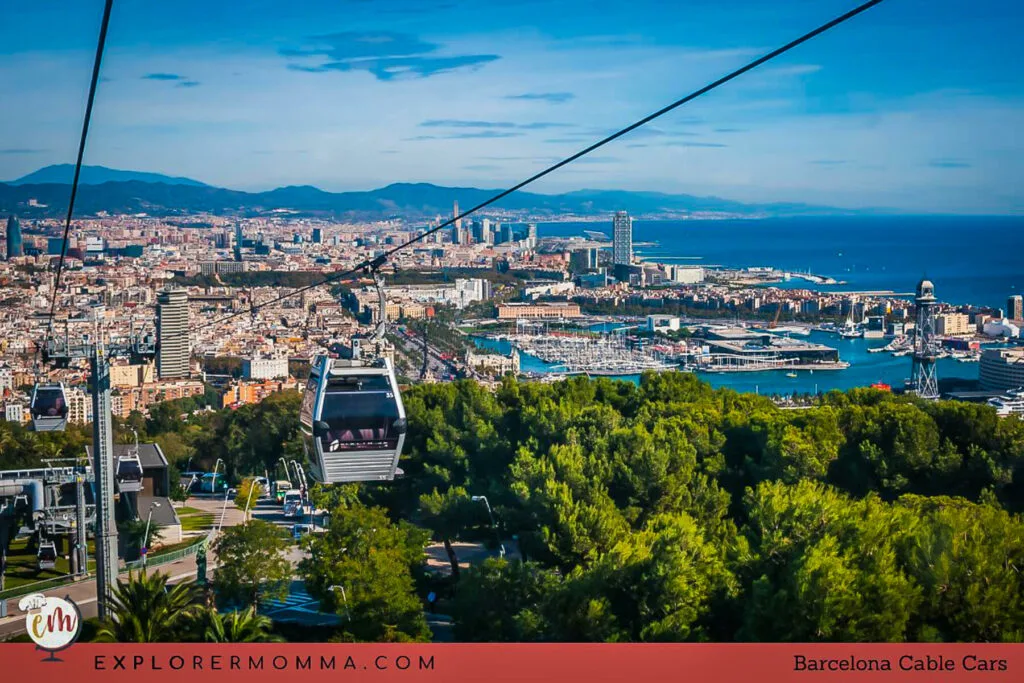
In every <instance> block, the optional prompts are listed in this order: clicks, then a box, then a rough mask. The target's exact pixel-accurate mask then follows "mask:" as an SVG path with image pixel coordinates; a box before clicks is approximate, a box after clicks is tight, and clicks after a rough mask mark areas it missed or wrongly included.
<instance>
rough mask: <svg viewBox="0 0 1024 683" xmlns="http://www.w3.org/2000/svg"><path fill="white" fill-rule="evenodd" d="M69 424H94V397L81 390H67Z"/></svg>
mask: <svg viewBox="0 0 1024 683" xmlns="http://www.w3.org/2000/svg"><path fill="white" fill-rule="evenodd" d="M65 393H66V394H67V397H68V422H70V423H72V424H80V425H84V424H88V423H90V422H92V397H91V396H90V395H89V394H87V393H85V392H84V391H82V390H81V389H67V390H65Z"/></svg>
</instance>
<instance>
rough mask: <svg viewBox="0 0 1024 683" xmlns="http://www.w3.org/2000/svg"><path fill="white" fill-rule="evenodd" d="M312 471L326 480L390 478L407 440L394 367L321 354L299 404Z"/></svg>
mask: <svg viewBox="0 0 1024 683" xmlns="http://www.w3.org/2000/svg"><path fill="white" fill-rule="evenodd" d="M299 415H300V418H299V419H300V422H301V429H302V434H303V443H304V444H305V450H306V461H307V467H306V468H305V469H306V471H307V472H309V474H310V475H311V476H312V477H313V479H315V480H316V481H319V482H321V483H324V484H338V483H345V482H354V481H391V480H393V479H394V478H395V471H396V469H397V468H398V458H399V457H400V456H401V454H402V445H403V444H404V443H405V431H406V420H405V408H404V406H403V405H402V397H401V395H400V394H399V392H398V382H397V380H396V379H395V372H394V369H393V368H392V367H391V363H390V362H389V361H388V360H387V359H386V358H376V359H374V360H372V361H361V360H346V359H339V358H331V357H329V356H326V355H322V356H319V357H318V358H317V360H316V361H315V362H314V364H313V367H312V370H311V373H310V377H309V383H308V385H307V387H306V392H305V395H304V396H303V400H302V408H301V410H300V414H299Z"/></svg>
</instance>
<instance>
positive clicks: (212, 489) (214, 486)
mask: <svg viewBox="0 0 1024 683" xmlns="http://www.w3.org/2000/svg"><path fill="white" fill-rule="evenodd" d="M221 465H224V469H227V465H226V464H225V463H224V461H223V460H221V459H220V458H217V462H215V463H213V481H211V482H210V493H217V468H218V467H220V466H221ZM199 489H200V490H202V485H200V487H199Z"/></svg>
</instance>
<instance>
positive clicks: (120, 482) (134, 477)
mask: <svg viewBox="0 0 1024 683" xmlns="http://www.w3.org/2000/svg"><path fill="white" fill-rule="evenodd" d="M115 478H116V479H117V488H118V490H119V491H121V492H122V493H138V492H139V491H141V490H142V461H140V460H139V455H138V453H128V454H125V455H121V456H118V458H117V473H116V474H115Z"/></svg>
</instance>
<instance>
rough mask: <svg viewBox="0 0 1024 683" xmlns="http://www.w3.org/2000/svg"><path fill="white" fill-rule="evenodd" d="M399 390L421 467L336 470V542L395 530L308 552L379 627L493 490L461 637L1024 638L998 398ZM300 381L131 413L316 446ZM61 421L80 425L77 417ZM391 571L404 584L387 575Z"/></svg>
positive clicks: (449, 607)
mask: <svg viewBox="0 0 1024 683" xmlns="http://www.w3.org/2000/svg"><path fill="white" fill-rule="evenodd" d="M404 399H405V404H406V410H407V413H408V416H409V434H408V438H407V442H406V454H405V457H404V458H403V461H402V463H401V466H402V469H403V470H404V471H405V476H404V477H402V478H400V479H398V480H396V481H394V482H392V483H388V484H370V485H364V486H343V487H342V486H335V487H331V488H329V489H326V490H324V491H321V492H319V493H318V495H319V496H320V502H321V503H322V504H323V505H328V506H330V507H331V508H332V509H334V510H336V515H334V516H333V517H332V528H331V530H330V534H329V537H328V540H324V541H320V543H322V544H324V545H322V547H321V548H320V552H321V554H322V557H324V558H328V559H329V558H331V557H332V556H331V552H334V551H333V550H332V549H333V548H336V547H353V548H354V547H357V546H356V545H355V544H356V543H365V542H367V541H365V540H361V539H362V537H359V536H358V529H361V528H363V527H364V526H367V525H370V524H372V526H373V527H374V529H376V528H378V527H380V528H383V527H384V526H385V521H384V520H390V524H393V525H395V526H394V529H395V531H393V532H388V533H387V534H383V533H382V534H380V535H379V536H380V538H376V539H375V540H374V541H373V543H374V544H375V545H373V546H372V547H368V548H367V549H365V551H360V552H361V553H362V554H361V555H355V554H353V555H346V556H344V557H341V556H339V557H337V558H333V559H332V560H330V561H322V562H318V563H316V566H307V567H305V568H304V569H302V570H301V571H303V572H304V573H305V574H306V578H307V581H308V583H309V585H310V587H311V592H312V594H314V595H317V594H318V593H319V592H324V590H325V589H324V587H325V586H329V585H331V584H332V583H336V582H338V581H341V580H344V581H346V582H348V585H350V586H351V585H352V584H357V585H358V586H361V588H359V589H358V590H357V589H351V588H350V592H349V594H348V596H347V599H348V601H349V603H350V604H349V605H348V606H347V609H350V610H351V613H352V614H351V615H350V620H351V623H352V624H353V625H354V626H353V627H354V628H357V630H359V632H360V633H361V634H362V636H361V637H364V638H365V639H374V638H376V637H378V636H379V633H377V632H376V631H375V630H374V629H379V628H381V627H382V626H381V624H380V623H378V622H379V619H378V620H375V618H373V617H372V615H373V614H375V612H373V611H372V610H371V608H372V609H376V610H378V611H381V610H385V607H386V610H385V611H387V610H389V611H387V613H388V614H393V615H396V616H394V617H393V619H392V623H391V624H390V626H395V624H398V626H396V628H398V629H399V631H402V633H404V636H403V637H407V638H409V639H419V638H422V637H423V623H422V620H420V619H418V618H415V615H414V613H415V612H416V609H414V605H415V604H417V603H416V598H417V597H419V598H420V599H422V595H421V594H420V593H424V592H425V590H424V586H425V584H424V582H423V579H422V577H419V576H417V577H416V581H413V579H412V578H411V577H412V576H413V574H411V573H410V572H411V571H412V570H414V569H415V568H416V567H415V565H417V564H418V563H421V560H418V559H416V558H417V555H416V552H415V549H416V548H418V547H422V546H423V545H424V544H425V543H426V542H427V539H428V537H432V538H433V539H435V540H436V541H439V542H444V543H445V544H446V546H447V547H448V548H449V549H450V554H451V557H452V559H453V562H454V561H455V560H456V559H457V558H455V557H454V554H455V551H454V549H452V548H453V546H452V545H451V543H452V542H453V541H456V540H469V541H482V542H485V543H488V544H491V545H492V546H493V545H494V544H495V537H496V534H495V533H494V531H493V530H492V529H491V527H490V522H489V518H488V515H487V511H486V509H485V508H484V506H483V505H481V504H479V503H475V502H473V501H472V500H471V499H470V496H480V495H486V496H487V498H488V500H489V501H490V504H491V506H492V507H493V508H494V514H495V518H496V520H497V521H496V523H497V525H498V527H499V533H498V534H497V535H500V537H501V539H502V540H503V542H504V543H505V544H506V545H507V546H509V547H510V548H514V549H516V550H519V551H521V555H522V557H523V561H519V560H512V561H507V560H503V559H492V560H488V561H487V562H485V563H483V564H482V565H480V566H476V567H473V568H471V569H469V570H466V569H463V570H462V571H461V572H453V577H452V578H451V579H450V580H449V581H448V582H447V583H445V584H444V585H433V584H432V586H433V588H434V589H436V590H438V592H439V593H440V594H441V601H440V608H441V609H444V610H445V611H446V612H448V613H450V614H451V615H452V616H453V617H454V619H455V628H456V637H457V638H458V639H460V640H481V641H492V640H547V641H567V640H568V641H592V640H601V641H701V640H711V641H733V640H744V641H902V640H913V641H1018V642H1019V641H1020V640H1022V639H1024V579H1022V575H1021V569H1022V568H1024V522H1022V519H1021V517H1020V513H1021V511H1022V510H1021V508H1022V507H1024V421H1022V420H1018V419H1000V418H998V417H997V416H996V415H995V412H994V411H993V410H992V409H991V408H990V407H988V406H984V405H975V404H968V403H957V402H945V401H943V402H923V401H919V400H916V399H913V398H909V397H901V396H895V395H892V394H889V393H885V392H881V391H876V390H867V389H863V390H862V389H858V390H852V391H849V392H845V393H844V392H832V393H830V394H827V395H826V396H824V397H823V398H822V399H821V400H820V401H819V402H818V404H817V405H815V406H813V407H811V408H808V409H804V410H783V409H780V408H778V407H776V406H775V405H774V404H773V403H772V402H771V401H769V400H768V399H765V398H764V397H759V396H756V395H751V394H738V393H736V392H734V391H731V390H727V389H719V390H716V389H713V388H711V387H710V386H709V385H707V384H705V383H702V382H701V381H699V379H698V378H696V377H695V376H693V375H689V374H682V373H662V374H648V375H645V376H644V377H643V378H642V379H641V381H640V383H639V385H637V384H633V383H630V382H623V381H613V380H607V379H598V380H587V379H571V380H568V381H563V382H557V383H553V384H542V383H523V382H517V381H515V380H513V379H511V378H506V379H505V380H504V382H503V383H502V385H501V386H500V387H499V388H498V389H497V390H496V391H490V390H488V389H486V388H484V387H482V386H480V385H478V384H476V383H474V382H471V381H459V382H453V383H441V384H434V385H421V386H416V387H413V388H411V389H410V390H408V391H407V392H406V393H405V394H404ZM298 404H299V397H298V395H297V394H294V393H282V394H277V395H274V396H271V397H270V398H268V399H267V400H265V401H264V402H263V403H261V404H259V405H256V406H244V407H242V408H240V409H238V410H234V411H219V412H216V413H208V414H199V415H197V416H195V417H192V418H190V419H189V420H187V421H182V420H180V419H178V418H175V419H164V417H156V418H151V419H150V420H148V421H146V420H141V419H140V418H141V416H139V418H136V420H137V422H138V427H141V428H142V429H144V430H145V431H146V433H147V435H148V438H155V439H156V440H157V441H159V442H160V443H161V445H162V446H164V442H165V440H169V442H171V443H173V444H174V446H173V448H172V450H173V451H174V453H175V457H178V458H185V457H189V456H191V457H193V458H194V460H193V467H194V466H195V463H197V462H206V463H207V464H208V465H209V466H212V463H213V461H214V460H215V459H216V458H218V457H220V458H223V459H224V461H225V462H226V463H227V466H228V472H229V474H231V475H232V476H235V477H238V476H241V475H242V474H245V473H259V474H262V472H263V470H264V469H268V470H272V469H273V467H274V465H275V462H276V460H277V459H278V458H279V457H281V456H282V455H284V456H285V457H286V458H292V457H294V458H297V459H298V458H299V457H300V456H301V454H302V446H301V442H300V441H299V440H298V439H297V429H298V421H297V410H298ZM167 412H168V414H169V415H170V414H171V413H173V411H167ZM19 429H20V428H14V429H13V430H11V429H10V428H5V429H4V431H3V432H2V433H0V449H2V450H0V453H2V455H0V466H2V467H7V466H9V465H12V464H18V465H27V464H30V463H29V462H27V461H28V460H31V456H30V455H29V454H28V451H30V450H32V449H33V448H36V447H38V448H40V449H42V448H44V447H45V448H50V449H51V451H52V449H53V448H56V446H53V445H48V444H50V443H51V441H52V440H53V439H54V438H56V437H51V436H50V435H31V438H32V439H33V444H34V445H33V446H31V447H30V446H27V445H25V443H23V441H22V440H23V438H27V436H28V435H27V434H23V433H20V432H19ZM4 434H7V435H8V436H7V437H5V436H4ZM12 434H13V435H14V436H13V437H12V436H10V435H12ZM59 438H60V439H64V440H66V443H65V445H64V446H63V447H65V448H73V447H74V448H77V447H79V445H84V440H83V438H82V435H79V434H78V433H77V431H74V430H72V431H69V432H67V433H66V434H65V435H64V436H62V437H59ZM164 449H165V451H167V447H164ZM375 518H376V519H377V520H378V521H377V522H373V521H372V520H373V519H375ZM360 520H362V521H360ZM366 520H370V521H366ZM335 525H337V528H334V526H335ZM417 529H420V530H425V532H421V531H418V530H417ZM389 543H393V544H397V545H396V547H395V548H394V549H393V552H394V557H393V558H392V559H388V558H390V557H391V556H390V555H387V554H386V553H384V551H386V550H387V547H388V544H389ZM347 544H352V545H347ZM410 548H411V550H410ZM382 553H384V554H382ZM360 556H362V557H365V558H366V562H375V563H377V564H378V565H380V566H379V567H377V568H376V569H375V568H374V567H373V566H369V565H365V564H361V563H360V561H359V560H358V557H360ZM386 562H389V563H391V564H389V565H387V567H390V568H389V569H387V571H385V570H384V569H382V567H384V566H385V565H383V564H380V563H386ZM406 562H408V564H409V565H410V568H405V569H403V568H402V567H403V566H405V565H404V564H403V563H406ZM383 576H387V577H391V578H389V579H388V583H387V586H390V588H385V587H384V584H381V585H377V584H375V583H374V582H375V581H376V580H377V579H376V578H375V577H383ZM403 577H404V578H403ZM380 580H381V581H383V579H380ZM353 594H355V595H356V596H357V598H356V604H351V603H353ZM418 594H419V595H418ZM359 595H365V596H366V603H365V605H366V610H371V611H367V612H365V613H363V612H359V609H361V608H360V607H359V605H360V604H361V603H358V600H359V598H358V596H359ZM325 596H326V593H325ZM385 598H387V599H385ZM388 599H390V600H391V602H388ZM382 613H383V612H382ZM389 618H390V617H389ZM402 624H406V626H402ZM403 629H404V630H403ZM393 635H394V634H392V636H393Z"/></svg>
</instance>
